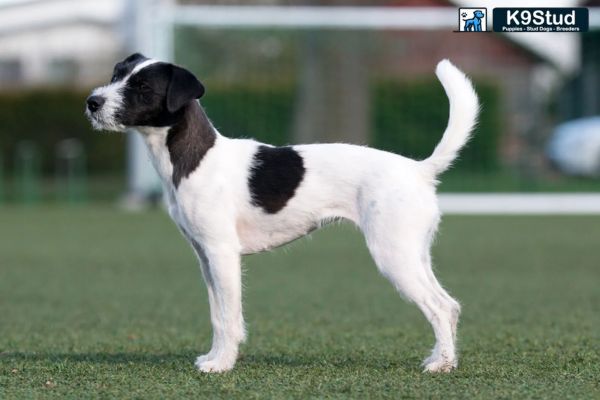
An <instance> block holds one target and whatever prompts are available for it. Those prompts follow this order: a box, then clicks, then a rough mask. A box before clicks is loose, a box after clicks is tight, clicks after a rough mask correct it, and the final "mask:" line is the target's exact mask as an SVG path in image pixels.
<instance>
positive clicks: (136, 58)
mask: <svg viewBox="0 0 600 400" xmlns="http://www.w3.org/2000/svg"><path fill="white" fill-rule="evenodd" d="M146 60H149V58H148V57H145V56H143V55H142V54H140V53H135V54H132V55H130V56H129V57H127V58H126V59H124V60H123V61H121V62H120V63H117V64H116V65H115V68H114V69H113V75H112V78H110V81H111V82H117V81H120V80H121V79H123V78H125V77H126V76H127V75H128V74H130V73H131V71H133V69H134V68H135V66H136V65H138V64H139V63H141V62H144V61H146Z"/></svg>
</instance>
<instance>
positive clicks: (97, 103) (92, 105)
mask: <svg viewBox="0 0 600 400" xmlns="http://www.w3.org/2000/svg"><path fill="white" fill-rule="evenodd" d="M86 102H87V107H88V110H90V111H91V112H94V111H97V110H99V109H100V107H102V104H104V97H102V96H90V97H88V98H87V100H86Z"/></svg>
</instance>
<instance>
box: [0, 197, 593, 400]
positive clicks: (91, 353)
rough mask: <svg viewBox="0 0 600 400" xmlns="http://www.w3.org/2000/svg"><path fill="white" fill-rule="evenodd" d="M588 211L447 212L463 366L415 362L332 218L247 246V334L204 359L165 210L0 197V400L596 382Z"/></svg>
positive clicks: (336, 393) (199, 303)
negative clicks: (226, 365)
mask: <svg viewBox="0 0 600 400" xmlns="http://www.w3.org/2000/svg"><path fill="white" fill-rule="evenodd" d="M599 239H600V217H458V216H450V217H446V218H445V219H444V222H443V224H442V226H441V233H440V236H439V239H438V241H437V244H436V246H435V249H434V253H435V259H436V260H437V264H438V268H437V269H438V275H439V277H440V279H441V280H442V282H443V283H444V284H445V286H446V287H447V288H448V289H449V290H450V291H451V292H452V293H453V294H454V295H455V296H456V297H458V298H459V299H460V300H461V302H462V305H463V318H462V321H461V325H460V328H459V337H460V342H459V348H460V353H461V360H460V365H459V369H458V370H457V371H455V372H453V373H451V374H447V375H428V374H423V373H422V372H421V368H420V362H421V360H422V359H423V358H424V357H425V356H426V355H427V353H428V351H429V349H430V347H431V346H432V344H433V336H432V334H431V331H430V328H429V326H428V324H427V322H426V321H425V319H424V318H423V317H422V316H421V315H420V313H419V312H418V311H417V310H416V308H415V307H414V306H413V305H410V304H407V303H405V302H403V301H402V300H400V298H399V297H398V296H397V295H396V293H395V292H394V291H393V289H392V288H391V286H390V285H389V284H388V282H386V281H385V280H384V279H383V278H382V277H380V276H379V275H378V273H377V271H376V269H375V267H374V266H373V263H372V261H371V260H370V258H369V255H368V253H367V251H366V248H365V246H364V244H363V240H362V237H361V236H360V234H359V233H358V232H356V231H355V230H354V229H353V228H351V227H348V226H341V227H340V226H337V227H331V228H328V229H326V230H324V231H321V232H319V233H316V234H314V235H313V237H312V239H309V240H304V241H300V242H296V243H295V244H293V245H292V246H290V247H288V248H287V249H284V250H278V251H276V252H273V253H269V254H264V255H259V256H252V257H247V258H245V292H244V297H245V310H246V319H247V322H248V327H249V333H250V336H249V340H248V343H247V344H245V345H244V346H243V347H242V355H241V359H240V360H239V362H238V364H237V366H236V369H235V370H234V371H232V372H230V373H226V374H223V375H202V374H200V373H198V372H197V371H196V370H195V369H194V366H193V361H194V358H195V356H197V355H199V354H201V353H203V352H205V351H206V350H208V348H209V345H210V326H209V318H208V309H207V301H206V295H205V290H204V286H203V283H202V282H201V275H200V272H199V269H198V268H197V266H196V261H195V259H194V256H193V255H192V253H191V251H190V250H189V249H188V247H187V245H186V244H185V243H184V241H183V239H181V238H180V236H179V234H178V233H177V231H176V229H175V228H174V226H173V225H172V224H171V223H170V221H169V220H168V218H167V217H166V216H165V215H163V213H161V212H148V213H141V214H125V213H122V212H120V211H117V210H113V209H110V208H101V207H85V208H83V207H82V208H77V207H73V208H41V207H40V208H16V207H5V208H2V209H0V399H23V398H40V397H44V398H46V397H49V398H51V397H54V398H65V397H66V398H74V399H82V398H91V397H101V398H184V397H185V398H192V397H194V398H236V397H237V398H244V399H246V398H261V399H263V398H311V397H312V398H315V397H318V398H456V399H465V398H481V399H491V398H504V399H515V398H537V399H540V398H556V399H568V398H588V399H589V398H599V397H600V383H599V381H600V354H599V351H600V290H599V287H600V286H599V282H600V268H599V264H598V261H599V259H600V257H599V256H600V250H599V247H598V243H599Z"/></svg>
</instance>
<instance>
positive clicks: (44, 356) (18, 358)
mask: <svg viewBox="0 0 600 400" xmlns="http://www.w3.org/2000/svg"><path fill="white" fill-rule="evenodd" d="M198 355H199V353H198V352H197V351H191V350H190V351H184V352H181V353H163V354H150V353H105V352H98V353H33V352H32V353H27V352H3V353H0V362H9V363H10V362H28V361H29V362H51V363H60V362H73V363H94V364H130V363H135V364H152V365H160V364H173V363H193V362H194V360H195V359H196V357H197V356H198ZM420 362H421V360H419V359H417V358H414V357H408V358H404V359H399V360H390V359H386V358H380V359H377V358H373V357H367V356H365V357H361V356H356V355H354V356H342V355H331V354H330V355H319V354H315V355H310V356H307V355H296V354H295V355H290V354H242V355H240V357H239V359H238V363H237V366H238V367H241V368H264V367H291V368H306V367H308V368H312V367H334V368H349V367H350V368H352V367H356V366H360V367H361V368H372V369H379V370H387V369H403V370H416V369H419V368H420Z"/></svg>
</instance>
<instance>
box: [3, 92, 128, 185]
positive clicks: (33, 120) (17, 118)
mask: <svg viewBox="0 0 600 400" xmlns="http://www.w3.org/2000/svg"><path fill="white" fill-rule="evenodd" d="M87 95H88V92H87V91H86V92H83V91H74V90H59V89H56V90H53V89H39V90H32V91H23V92H15V93H2V94H1V95H0V150H1V151H2V159H3V162H4V164H5V168H6V170H8V171H9V172H10V171H12V170H13V168H14V158H13V155H14V154H15V148H16V145H17V143H18V142H20V141H23V140H32V141H34V142H35V143H36V144H37V147H38V149H39V152H40V153H41V166H42V170H43V172H45V173H51V172H52V171H54V163H55V151H56V150H55V149H56V145H57V143H58V142H59V141H60V140H62V139H66V138H78V139H79V140H81V142H82V143H83V145H84V146H85V150H86V157H87V164H88V170H89V171H91V172H92V173H96V172H102V173H113V172H117V171H122V170H123V169H124V168H125V136H124V135H122V134H108V133H103V132H96V131H93V130H92V128H91V127H90V123H89V122H88V120H87V119H86V117H85V115H84V110H85V98H86V97H87Z"/></svg>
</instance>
